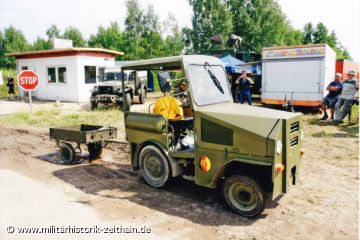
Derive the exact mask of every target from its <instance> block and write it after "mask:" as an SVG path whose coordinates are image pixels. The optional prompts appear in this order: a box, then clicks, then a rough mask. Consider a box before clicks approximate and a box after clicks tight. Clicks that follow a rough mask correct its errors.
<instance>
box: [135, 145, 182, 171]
mask: <svg viewBox="0 0 360 240" xmlns="http://www.w3.org/2000/svg"><path fill="white" fill-rule="evenodd" d="M146 145H154V146H156V147H158V148H159V149H160V150H161V151H162V152H163V153H164V155H165V156H166V158H167V159H168V160H169V163H170V168H171V176H172V177H176V176H179V175H181V174H182V173H183V172H184V168H183V167H182V166H181V165H179V164H177V162H176V161H175V160H174V159H173V158H172V157H171V156H170V155H169V152H168V151H167V149H166V148H165V146H163V145H162V144H161V143H159V142H157V141H156V140H147V141H145V142H142V143H140V144H138V146H137V147H136V151H135V154H134V158H133V159H131V164H132V166H133V169H134V170H137V169H139V161H138V158H139V154H140V151H141V149H142V148H143V147H145V146H146Z"/></svg>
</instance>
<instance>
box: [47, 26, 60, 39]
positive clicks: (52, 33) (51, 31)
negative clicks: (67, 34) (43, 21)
mask: <svg viewBox="0 0 360 240" xmlns="http://www.w3.org/2000/svg"><path fill="white" fill-rule="evenodd" d="M46 35H47V36H48V39H52V38H60V36H61V33H60V29H59V28H58V27H57V26H56V25H54V24H51V26H50V27H49V28H48V29H47V30H46Z"/></svg>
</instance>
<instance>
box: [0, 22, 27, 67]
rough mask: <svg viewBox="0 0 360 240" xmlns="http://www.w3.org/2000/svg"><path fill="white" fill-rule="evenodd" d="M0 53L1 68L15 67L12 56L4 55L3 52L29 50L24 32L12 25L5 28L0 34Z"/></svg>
mask: <svg viewBox="0 0 360 240" xmlns="http://www.w3.org/2000/svg"><path fill="white" fill-rule="evenodd" d="M0 41H1V43H0V45H1V50H0V51H1V53H2V54H1V55H0V63H1V65H0V67H1V68H3V67H5V68H13V69H14V68H15V67H16V62H15V58H14V57H5V56H4V55H3V54H6V53H13V52H24V51H28V50H30V45H29V44H28V42H27V40H26V38H25V36H24V34H23V33H22V32H21V31H20V30H17V29H15V28H14V27H13V26H9V27H8V28H5V30H4V35H2V34H1V36H0Z"/></svg>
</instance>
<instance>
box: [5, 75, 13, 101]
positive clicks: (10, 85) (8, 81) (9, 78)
mask: <svg viewBox="0 0 360 240" xmlns="http://www.w3.org/2000/svg"><path fill="white" fill-rule="evenodd" d="M6 86H7V87H8V88H9V90H8V97H9V98H10V95H14V97H15V80H14V78H13V77H11V76H9V77H8V79H7V84H6Z"/></svg>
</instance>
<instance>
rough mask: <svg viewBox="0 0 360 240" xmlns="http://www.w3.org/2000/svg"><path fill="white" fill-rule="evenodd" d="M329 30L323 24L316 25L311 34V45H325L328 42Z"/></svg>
mask: <svg viewBox="0 0 360 240" xmlns="http://www.w3.org/2000/svg"><path fill="white" fill-rule="evenodd" d="M328 32H329V30H328V29H327V28H326V27H325V25H324V24H323V23H321V22H320V23H318V24H317V25H316V29H315V31H314V34H313V43H326V42H327V40H328Z"/></svg>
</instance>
